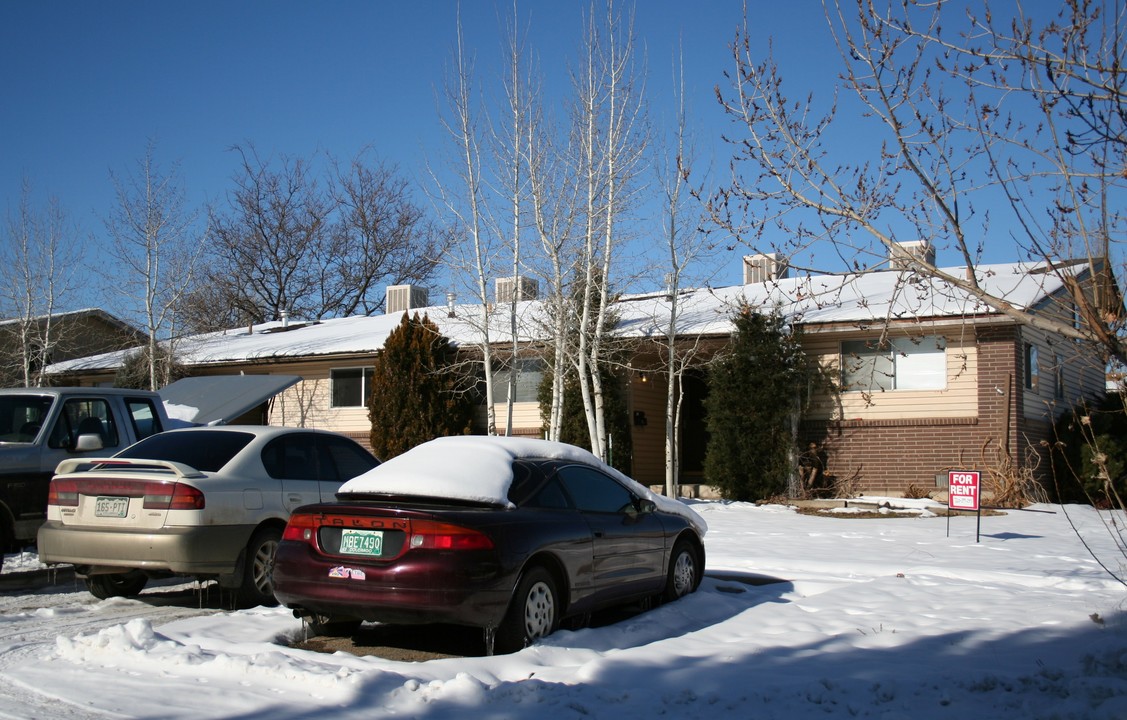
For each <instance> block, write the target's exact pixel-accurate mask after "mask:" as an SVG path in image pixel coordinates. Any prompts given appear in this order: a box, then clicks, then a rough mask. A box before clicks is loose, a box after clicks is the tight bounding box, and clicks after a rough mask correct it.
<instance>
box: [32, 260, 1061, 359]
mask: <svg viewBox="0 0 1127 720" xmlns="http://www.w3.org/2000/svg"><path fill="white" fill-rule="evenodd" d="M944 271H945V272H947V273H948V274H950V275H952V276H962V275H964V274H965V269H964V268H945V269H944ZM976 273H977V277H978V281H979V284H980V286H981V287H982V288H983V290H984V291H986V292H988V293H989V294H991V295H992V296H994V297H999V298H1003V299H1005V300H1006V301H1008V302H1009V303H1011V304H1012V305H1013V306H1015V307H1016V308H1019V309H1033V308H1035V307H1036V306H1037V305H1038V304H1040V303H1042V302H1043V301H1045V299H1046V298H1048V297H1049V296H1050V295H1052V294H1054V293H1056V292H1057V291H1059V290H1061V289H1062V287H1063V282H1062V281H1061V280H1060V278H1059V276H1058V275H1057V274H1056V273H1053V272H1046V268H1045V266H1044V264H1026V263H1007V264H997V265H983V266H978V267H977V268H976ZM745 302H746V303H747V304H748V305H751V306H752V307H758V308H775V309H777V310H778V311H779V312H780V313H781V314H782V315H783V316H784V317H786V318H788V319H789V320H791V321H793V322H797V323H802V324H803V325H804V326H806V327H808V328H809V327H810V326H817V325H827V324H840V323H852V324H855V325H866V324H874V323H883V322H887V321H894V320H908V319H913V320H920V319H935V320H950V319H955V318H972V317H974V318H980V317H988V316H997V315H998V314H999V313H997V311H995V310H992V309H990V308H989V307H988V306H987V305H986V304H985V303H983V302H982V301H980V300H978V299H977V298H975V297H974V296H973V295H971V294H970V293H968V292H966V291H964V290H961V289H959V288H957V287H954V286H952V285H951V284H949V283H946V282H944V281H942V280H938V279H935V278H928V277H921V276H919V275H916V274H913V273H911V272H906V271H898V270H886V271H878V272H867V273H860V274H838V275H803V276H798V277H792V278H783V279H779V280H772V281H769V282H766V283H752V284H748V285H737V286H732V287H725V288H700V289H694V290H686V291H683V292H681V293H679V294H678V302H677V312H678V319H677V332H678V334H680V335H691V336H696V335H723V334H727V333H729V332H731V327H732V325H731V323H732V314H733V312H734V311H735V309H736V308H737V307H739V305H740V304H741V303H745ZM671 306H672V302H671V300H670V299H669V298H668V297H666V296H665V295H664V294H663V293H652V294H639V295H628V296H624V297H622V298H620V299H619V302H618V303H617V304H616V306H615V312H616V313H617V314H618V317H619V322H618V326H617V330H616V332H617V333H618V334H620V335H624V336H629V337H643V338H644V337H658V336H662V335H664V334H665V332H666V329H667V327H668V324H669V315H670V308H671ZM506 307H507V306H506ZM411 312H412V313H414V312H418V313H419V314H425V315H427V316H428V317H429V318H430V319H431V320H432V321H433V322H434V323H435V324H436V325H437V326H438V329H439V331H440V332H441V333H442V334H443V335H445V336H446V337H448V338H450V339H451V340H453V341H454V342H456V343H459V344H473V343H477V342H480V339H481V327H482V322H481V318H482V315H483V310H482V307H481V306H480V305H473V304H467V305H458V306H457V307H456V308H455V313H454V315H453V316H449V313H448V310H447V308H445V307H428V308H418V309H414V310H412V311H411ZM517 314H518V335H519V336H520V339H522V340H538V339H543V338H545V337H549V336H550V333H548V331H547V328H548V327H549V325H548V322H547V314H546V312H545V304H544V303H543V302H541V301H524V302H520V303H518V304H517ZM401 319H402V315H401V314H399V313H395V314H387V315H374V316H357V317H346V318H336V319H328V320H320V321H294V320H291V321H288V323H287V322H282V321H276V322H269V323H264V324H260V325H254V326H251V327H246V328H238V329H233V330H226V331H223V332H214V333H206V334H203V335H195V336H191V337H187V338H182V339H180V340H178V341H177V346H176V354H177V357H178V358H179V359H180V361H181V362H182V363H184V364H186V365H197V366H198V365H220V364H233V363H245V362H253V361H261V360H282V359H299V358H307V357H328V356H338V355H359V354H366V353H373V352H376V351H378V350H379V349H380V348H382V347H383V344H384V341H385V340H386V339H387V337H388V335H389V334H390V333H391V332H392V331H393V330H394V329H395V328H396V327H397V326H398V325H399V323H400V321H401ZM509 326H510V317H509V313H508V312H505V311H497V310H496V309H495V310H494V311H493V312H492V313H491V314H490V339H491V341H493V342H506V341H511V335H510V330H509ZM126 352H128V351H119V352H111V353H105V354H103V355H95V356H92V357H87V358H81V359H78V360H70V361H65V362H59V363H55V364H53V365H51V366H50V367H49V368H48V371H49V372H52V373H75V372H89V371H98V370H108V369H113V368H116V367H119V366H120V365H121V363H122V361H123V358H124V357H125V354H126Z"/></svg>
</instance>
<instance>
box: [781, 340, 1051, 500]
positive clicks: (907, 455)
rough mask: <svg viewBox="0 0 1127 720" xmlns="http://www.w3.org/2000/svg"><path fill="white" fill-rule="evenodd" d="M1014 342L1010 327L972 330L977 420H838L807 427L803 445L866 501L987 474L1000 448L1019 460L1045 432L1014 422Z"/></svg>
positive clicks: (1018, 387) (1018, 386) (1017, 363)
mask: <svg viewBox="0 0 1127 720" xmlns="http://www.w3.org/2000/svg"><path fill="white" fill-rule="evenodd" d="M1020 339H1021V336H1020V331H1019V330H1018V329H1017V328H1016V327H1012V326H1010V327H979V328H977V338H976V344H977V350H978V374H979V375H978V416H977V417H971V418H923V419H917V420H878V421H874V420H870V421H865V420H845V421H829V422H826V421H822V422H811V423H808V424H807V425H806V426H805V427H804V428H803V430H804V433H803V434H804V437H805V439H804V442H810V441H813V442H817V443H818V444H819V445H821V446H822V447H823V449H824V452H825V456H826V472H827V474H829V475H831V476H834V477H836V478H837V479H838V480H839V481H840V480H843V479H852V480H854V481H855V484H854V486H853V488H854V489H855V490H858V491H860V492H864V493H868V494H903V493H905V492H906V491H907V490H908V489H909V487H911V486H915V487H917V488H919V489H923V490H926V489H933V488H934V487H935V476H936V475H937V474H940V473H942V474H943V475H946V473H947V471H948V470H951V469H958V468H963V469H982V470H985V469H986V467H985V466H986V465H987V464H989V461H988V460H986V459H984V450H983V448H984V446H988V447H989V448H991V450H990V451H988V452H987V453H986V454H987V455H989V456H991V457H996V456H997V454H998V453H999V452H1000V451H1001V450H1000V449H1001V448H1003V447H1004V448H1005V452H1007V453H1008V454H1009V455H1010V456H1011V457H1013V458H1014V459H1015V460H1018V461H1022V460H1024V456H1025V452H1024V446H1025V445H1026V443H1027V442H1032V443H1034V444H1036V443H1037V442H1038V441H1039V440H1040V438H1041V435H1042V434H1043V433H1044V432H1045V430H1046V426H1044V425H1043V424H1041V423H1029V422H1026V421H1025V420H1023V419H1022V418H1021V413H1020V412H1019V408H1020V407H1021V392H1022V387H1023V378H1022V377H1021V372H1022V363H1021V342H1020Z"/></svg>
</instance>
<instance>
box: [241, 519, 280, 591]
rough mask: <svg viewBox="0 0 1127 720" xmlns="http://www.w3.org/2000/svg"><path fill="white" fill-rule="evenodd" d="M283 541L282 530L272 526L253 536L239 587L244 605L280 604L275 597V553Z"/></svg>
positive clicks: (248, 545)
mask: <svg viewBox="0 0 1127 720" xmlns="http://www.w3.org/2000/svg"><path fill="white" fill-rule="evenodd" d="M281 541H282V531H281V530H279V529H277V528H272V527H266V528H262V529H261V530H259V531H258V532H256V533H255V534H254V535H253V536H252V537H251V539H250V543H248V544H247V551H246V555H245V559H244V561H243V562H244V565H243V584H242V587H240V588H239V601H240V602H241V603H243V604H244V605H247V606H249V607H254V606H255V605H277V604H278V601H277V600H275V599H274V553H275V552H277V550H278V543H280V542H281Z"/></svg>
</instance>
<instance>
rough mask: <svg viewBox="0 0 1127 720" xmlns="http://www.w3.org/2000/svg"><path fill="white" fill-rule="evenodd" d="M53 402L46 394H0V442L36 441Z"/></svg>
mask: <svg viewBox="0 0 1127 720" xmlns="http://www.w3.org/2000/svg"><path fill="white" fill-rule="evenodd" d="M51 402H52V398H51V397H49V396H45V395H3V396H0V442H24V443H29V442H34V441H35V437H36V436H37V435H38V434H39V429H40V428H41V427H42V426H43V421H44V420H45V419H46V418H47V413H48V412H50V410H51Z"/></svg>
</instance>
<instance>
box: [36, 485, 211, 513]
mask: <svg viewBox="0 0 1127 720" xmlns="http://www.w3.org/2000/svg"><path fill="white" fill-rule="evenodd" d="M82 495H85V496H87V497H99V496H110V497H127V498H137V497H139V498H143V501H142V506H143V507H144V508H145V509H146V510H203V509H204V507H205V504H206V503H205V501H204V494H203V491H202V490H200V489H199V488H196V487H192V486H191V485H187V484H185V483H177V482H171V483H166V482H133V481H130V480H116V479H106V478H91V479H79V478H55V479H52V480H51V484H50V486H49V487H48V489H47V504H48V505H56V506H58V507H78V499H79V497H80V496H82Z"/></svg>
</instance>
